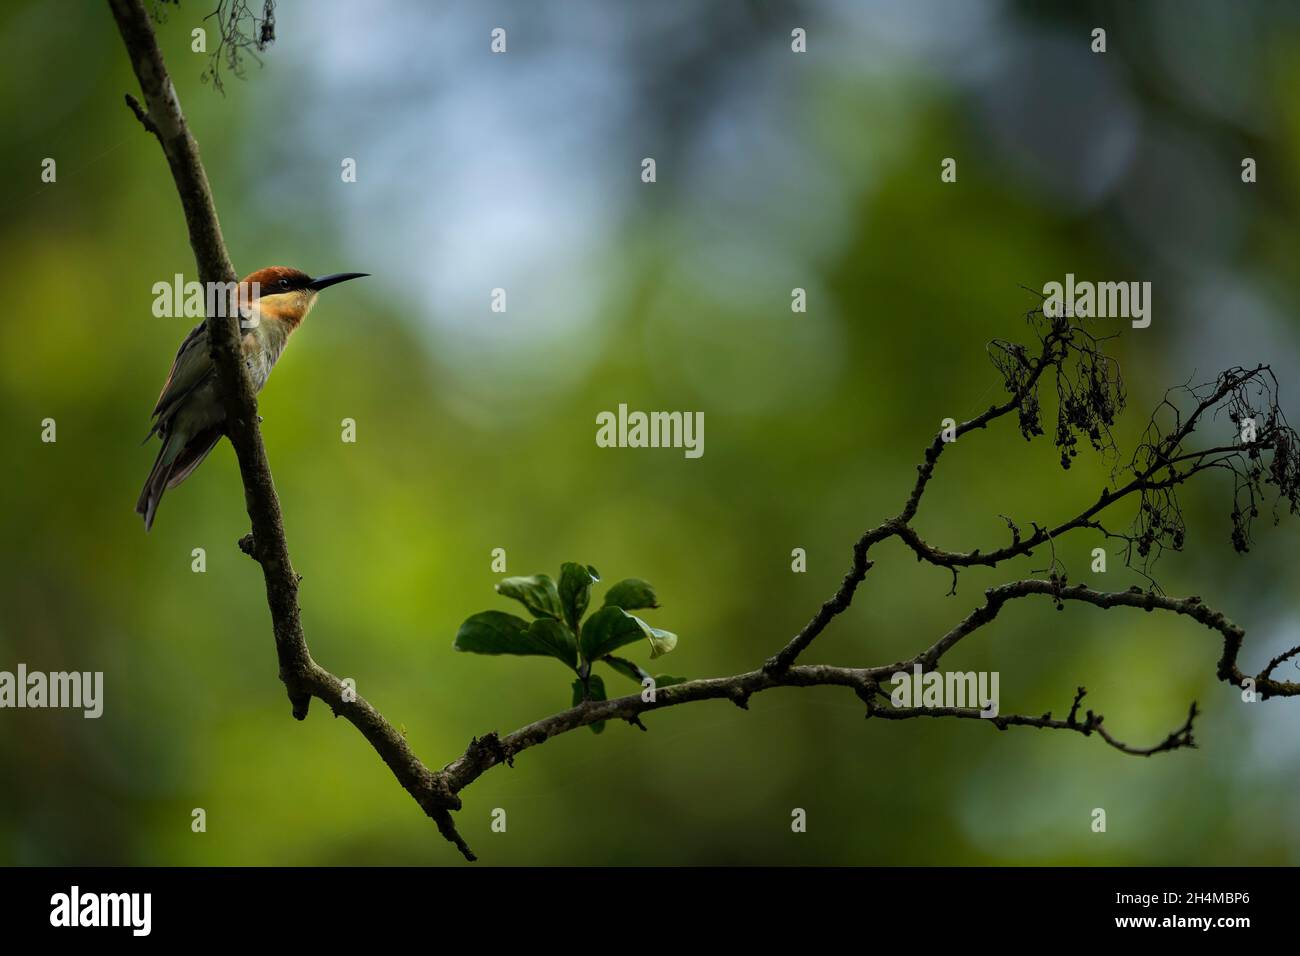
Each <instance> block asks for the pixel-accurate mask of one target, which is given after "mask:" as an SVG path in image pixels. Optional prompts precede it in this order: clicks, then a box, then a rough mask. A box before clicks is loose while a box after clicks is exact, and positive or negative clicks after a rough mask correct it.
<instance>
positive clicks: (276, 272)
mask: <svg viewBox="0 0 1300 956" xmlns="http://www.w3.org/2000/svg"><path fill="white" fill-rule="evenodd" d="M243 281H244V282H246V283H253V282H256V283H257V284H258V286H259V287H260V289H261V294H262V295H279V294H280V293H282V292H293V291H295V290H298V289H306V288H309V287H310V286H311V283H312V278H311V276H309V275H307V273H305V272H302V271H300V270H298V269H290V268H289V267H288V266H267V267H266V268H265V269H258V270H257V271H256V272H250V273H249V274H248V275H247V276H245V277H244V280H243Z"/></svg>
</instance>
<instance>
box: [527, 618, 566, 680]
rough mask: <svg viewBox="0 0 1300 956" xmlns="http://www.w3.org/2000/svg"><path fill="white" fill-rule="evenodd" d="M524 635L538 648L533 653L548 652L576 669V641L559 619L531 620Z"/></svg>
mask: <svg viewBox="0 0 1300 956" xmlns="http://www.w3.org/2000/svg"><path fill="white" fill-rule="evenodd" d="M524 636H525V637H527V638H528V639H529V640H531V641H533V642H534V644H536V646H537V647H538V648H539V650H537V651H534V652H533V653H537V654H549V655H550V656H551V657H554V658H557V659H559V660H562V661H564V663H566V664H568V665H569V666H570V667H572V668H573V669H574V670H577V668H578V642H577V640H576V639H575V638H574V636H573V632H572V631H570V630H569V629H568V628H567V627H565V626H564V625H563V624H561V623H560V622H559V621H553V620H551V619H550V618H549V617H544V618H541V619H539V620H536V621H533V623H532V624H530V625H528V633H527V634H525V635H524Z"/></svg>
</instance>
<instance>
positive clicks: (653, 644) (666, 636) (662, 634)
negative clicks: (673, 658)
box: [636, 618, 677, 660]
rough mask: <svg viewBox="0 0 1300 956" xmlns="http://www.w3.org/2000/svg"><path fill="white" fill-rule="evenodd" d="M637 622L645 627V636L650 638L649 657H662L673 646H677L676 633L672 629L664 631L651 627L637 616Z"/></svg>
mask: <svg viewBox="0 0 1300 956" xmlns="http://www.w3.org/2000/svg"><path fill="white" fill-rule="evenodd" d="M636 620H637V623H639V624H640V625H641V626H642V627H644V628H645V629H646V631H647V632H648V633H647V634H646V636H647V637H648V638H650V659H651V660H654V659H655V658H656V657H663V656H664V655H665V654H667V653H668V652H669V651H671V650H672V649H673V648H674V647H676V646H677V635H676V634H674V633H673V632H672V631H664V630H661V629H660V628H657V627H651V626H650V625H649V624H647V623H646V622H645V621H643V620H641V619H640V618H637V619H636Z"/></svg>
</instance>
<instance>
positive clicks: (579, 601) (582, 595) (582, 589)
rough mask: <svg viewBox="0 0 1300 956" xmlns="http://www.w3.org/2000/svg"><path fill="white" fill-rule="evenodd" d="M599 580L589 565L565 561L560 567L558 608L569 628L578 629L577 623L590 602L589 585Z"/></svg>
mask: <svg viewBox="0 0 1300 956" xmlns="http://www.w3.org/2000/svg"><path fill="white" fill-rule="evenodd" d="M599 580H600V575H599V574H597V573H596V569H595V568H593V567H592V566H591V565H589V564H576V563H575V562H573V561H565V562H564V564H562V565H560V607H562V608H563V609H564V619H565V620H566V621H568V622H569V627H571V628H573V630H575V631H576V630H577V629H578V622H579V621H581V620H582V615H584V614H586V613H587V605H588V604H589V603H590V601H591V585H592V584H593V583H594V582H596V581H599Z"/></svg>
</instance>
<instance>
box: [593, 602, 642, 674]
mask: <svg viewBox="0 0 1300 956" xmlns="http://www.w3.org/2000/svg"><path fill="white" fill-rule="evenodd" d="M645 636H646V635H645V632H644V631H643V630H642V629H641V625H640V623H639V622H638V621H637V619H636V618H635V617H633V616H632V615H631V614H628V613H627V612H626V611H624V610H623V609H622V608H618V607H603V608H601V609H600V610H599V611H597V612H596V613H595V614H593V615H591V617H589V618H587V623H586V624H584V625H582V656H583V657H585V658H586V659H587V660H589V661H594V660H599V659H600V658H602V657H604V656H605V655H606V654H608V653H609V652H610V651H616V650H618V649H619V648H620V647H622V646H623V645H624V644H631V643H632V642H633V641H639V640H641V638H643V637H645Z"/></svg>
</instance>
